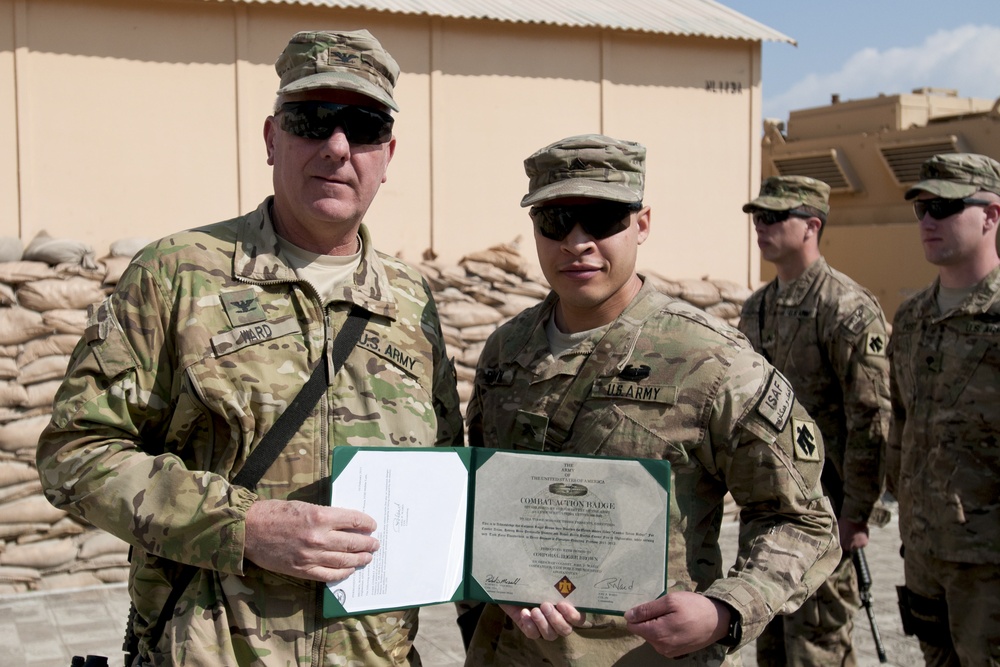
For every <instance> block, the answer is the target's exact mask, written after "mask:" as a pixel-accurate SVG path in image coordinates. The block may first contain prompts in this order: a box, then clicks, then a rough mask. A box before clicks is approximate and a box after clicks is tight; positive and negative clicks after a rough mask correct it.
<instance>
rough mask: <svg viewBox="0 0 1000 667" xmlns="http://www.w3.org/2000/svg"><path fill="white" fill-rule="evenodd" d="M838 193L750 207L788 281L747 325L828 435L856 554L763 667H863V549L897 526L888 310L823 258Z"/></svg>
mask: <svg viewBox="0 0 1000 667" xmlns="http://www.w3.org/2000/svg"><path fill="white" fill-rule="evenodd" d="M829 196H830V186H829V185H827V184H826V183H824V182H822V181H818V180H816V179H814V178H809V177H807V176H776V177H771V178H767V179H765V181H764V182H763V184H762V185H761V188H760V195H759V196H758V197H757V198H756V199H754V200H753V201H751V202H749V203H747V204H746V205H745V206H744V207H743V211H744V212H746V213H751V214H752V215H753V221H754V229H755V230H756V231H757V244H758V246H759V247H760V252H761V256H762V257H763V258H764V259H765V260H767V261H769V262H772V263H774V266H775V268H776V270H777V273H778V277H777V278H776V279H775V280H773V281H771V282H770V283H768V284H767V285H765V286H764V287H762V288H761V289H759V290H757V292H755V293H754V294H753V296H751V297H750V298H749V299H747V301H746V302H745V303H744V304H743V313H742V315H741V316H740V330H741V331H742V332H743V333H744V334H746V336H747V337H748V338H749V339H750V342H751V343H752V344H753V346H754V349H756V350H757V351H758V352H760V353H761V354H762V355H764V356H765V357H766V358H767V359H768V360H769V361H770V362H771V363H772V364H774V365H775V367H776V368H777V369H778V370H780V371H781V372H782V373H783V374H784V375H785V377H786V378H788V381H789V382H791V383H792V388H793V389H794V390H795V397H796V398H798V399H799V401H801V402H802V405H803V406H804V407H805V408H806V411H807V412H809V414H810V415H812V416H813V417H814V418H815V419H816V424H817V425H818V426H819V430H820V431H821V432H822V433H823V442H824V444H825V445H826V463H825V465H824V468H823V488H824V490H825V491H826V493H827V495H828V496H829V497H830V500H831V502H832V503H833V506H834V510H835V511H836V512H837V517H838V525H839V529H840V530H839V532H840V544H841V547H842V548H843V551H844V554H843V558H842V559H841V561H840V564H839V565H838V566H837V569H836V570H835V571H834V573H833V574H832V575H831V576H830V578H829V579H828V580H827V581H826V582H824V583H823V585H822V586H821V587H820V589H819V590H818V591H816V594H815V595H813V596H812V597H811V598H809V599H808V600H807V601H806V602H805V603H804V604H803V605H802V607H801V608H800V609H798V611H795V612H793V613H791V614H788V615H786V616H777V617H775V619H774V621H772V622H771V623H770V624H769V625H768V627H767V629H766V630H765V631H764V632H763V633H762V634H761V636H760V637H758V639H757V664H758V665H760V666H761V667H766V666H774V667H779V666H782V665H795V666H806V665H843V666H845V667H846V666H849V665H854V664H856V658H855V655H854V648H853V644H852V641H851V630H852V628H853V626H854V622H853V618H854V615H855V613H856V612H857V611H858V609H859V608H860V605H861V598H860V594H859V592H858V582H857V577H856V575H855V571H854V565H853V563H852V561H851V551H852V550H854V549H859V548H863V547H865V546H866V545H867V544H868V524H869V519H870V518H871V519H872V520H873V522H874V523H876V524H879V525H884V524H885V520H886V519H888V515H887V513H886V511H885V510H884V509H882V508H877V509H876V503H877V501H878V500H879V496H880V495H881V491H882V482H883V472H884V471H883V466H882V465H881V459H882V453H883V451H884V450H885V443H886V439H887V438H888V435H889V414H890V407H889V363H888V360H887V359H886V346H887V344H888V336H887V335H886V322H885V315H884V314H883V313H882V309H881V307H879V305H878V302H877V301H876V299H875V297H874V296H873V295H872V294H871V293H870V292H869V291H868V290H866V289H865V288H864V287H862V286H861V285H859V284H858V283H856V282H854V281H853V280H851V279H850V278H849V277H847V276H846V275H844V274H843V273H840V272H839V271H836V270H835V269H833V268H831V267H830V265H829V264H827V263H826V260H825V259H824V258H823V257H822V256H821V255H820V251H819V241H820V237H821V236H822V234H823V227H824V226H825V225H826V216H827V214H828V213H829V211H830V205H829ZM873 510H876V511H875V514H873Z"/></svg>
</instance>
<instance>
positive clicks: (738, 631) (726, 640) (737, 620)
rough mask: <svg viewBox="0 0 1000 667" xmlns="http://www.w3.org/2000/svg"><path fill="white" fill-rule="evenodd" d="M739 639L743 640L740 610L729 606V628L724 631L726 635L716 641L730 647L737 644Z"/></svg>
mask: <svg viewBox="0 0 1000 667" xmlns="http://www.w3.org/2000/svg"><path fill="white" fill-rule="evenodd" d="M741 641H743V622H742V618H741V617H740V612H738V611H736V610H735V609H733V608H732V607H729V630H728V631H727V632H726V636H725V637H723V638H722V639H720V640H719V641H718V642H717V643H719V644H721V645H722V646H726V647H729V648H732V647H733V646H739V645H740V642H741Z"/></svg>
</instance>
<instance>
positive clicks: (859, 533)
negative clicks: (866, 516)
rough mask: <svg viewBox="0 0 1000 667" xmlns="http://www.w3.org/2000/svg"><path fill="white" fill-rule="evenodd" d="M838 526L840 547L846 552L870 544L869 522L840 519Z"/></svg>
mask: <svg viewBox="0 0 1000 667" xmlns="http://www.w3.org/2000/svg"><path fill="white" fill-rule="evenodd" d="M837 528H838V529H839V531H840V548H841V549H843V550H844V553H845V554H849V553H851V552H852V551H856V550H858V549H863V548H864V547H867V546H868V524H867V523H858V522H857V521H850V520H848V519H839V520H838V521H837Z"/></svg>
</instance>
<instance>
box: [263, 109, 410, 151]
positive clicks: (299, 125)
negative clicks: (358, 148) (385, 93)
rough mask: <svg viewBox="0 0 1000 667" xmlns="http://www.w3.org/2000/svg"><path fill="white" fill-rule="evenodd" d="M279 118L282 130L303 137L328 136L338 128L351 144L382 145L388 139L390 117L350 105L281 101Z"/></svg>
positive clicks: (390, 127) (327, 137) (390, 136)
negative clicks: (282, 102)
mask: <svg viewBox="0 0 1000 667" xmlns="http://www.w3.org/2000/svg"><path fill="white" fill-rule="evenodd" d="M280 119H281V121H280V122H281V129H282V130H284V131H285V132H290V133H292V134H294V135H295V136H298V137H303V138H305V139H329V138H330V136H331V135H332V134H333V132H334V130H336V129H337V128H338V127H339V128H341V129H342V130H343V131H344V136H346V137H347V141H349V142H350V143H352V144H384V143H385V142H387V141H389V140H390V139H391V138H392V123H393V118H392V116H390V115H389V114H387V113H384V112H382V111H377V110H375V109H367V108H365V107H359V106H355V105H353V104H334V103H333V102H320V101H316V100H309V101H306V102H285V103H284V104H282V105H281V113H280Z"/></svg>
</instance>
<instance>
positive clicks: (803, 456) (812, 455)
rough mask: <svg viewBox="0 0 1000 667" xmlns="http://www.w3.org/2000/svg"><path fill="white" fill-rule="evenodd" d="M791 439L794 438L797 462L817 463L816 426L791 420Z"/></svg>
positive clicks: (817, 442) (817, 441) (817, 443)
mask: <svg viewBox="0 0 1000 667" xmlns="http://www.w3.org/2000/svg"><path fill="white" fill-rule="evenodd" d="M792 437H794V438H795V458H796V459H798V460H799V461H819V458H820V457H819V440H818V439H817V438H816V424H814V423H813V422H808V421H800V420H798V419H792Z"/></svg>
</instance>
